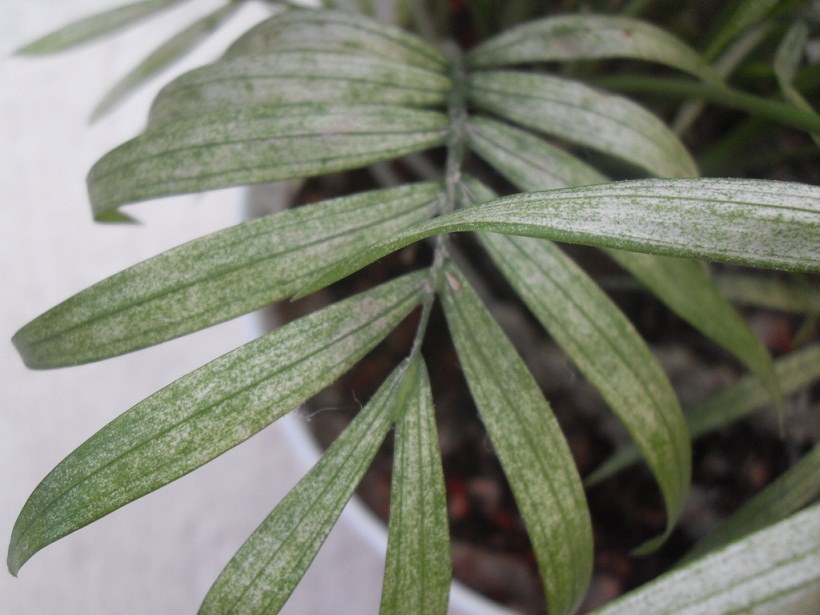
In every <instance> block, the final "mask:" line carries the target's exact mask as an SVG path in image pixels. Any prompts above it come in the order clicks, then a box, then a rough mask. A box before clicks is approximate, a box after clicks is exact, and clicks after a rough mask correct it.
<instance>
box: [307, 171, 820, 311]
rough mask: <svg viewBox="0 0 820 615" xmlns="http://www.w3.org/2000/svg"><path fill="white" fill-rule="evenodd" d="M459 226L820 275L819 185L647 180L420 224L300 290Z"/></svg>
mask: <svg viewBox="0 0 820 615" xmlns="http://www.w3.org/2000/svg"><path fill="white" fill-rule="evenodd" d="M458 231H488V232H492V233H504V234H508V235H524V236H528V237H538V238H542V239H552V240H555V241H564V242H568V243H581V244H586V245H593V246H598V247H605V248H615V249H618V250H632V251H636V252H648V253H652V254H660V255H666V256H679V257H686V258H696V259H701V260H715V261H722V262H733V263H737V264H742V265H753V266H758V267H770V268H779V269H790V270H793V271H805V272H820V188H818V187H816V186H810V185H807V184H796V183H788V182H775V181H762V180H749V179H690V180H659V179H649V180H636V181H624V182H615V183H610V184H602V185H598V186H588V187H581V188H568V189H565V190H550V191H547V192H530V193H524V194H517V195H513V196H508V197H503V198H501V199H498V200H494V201H489V202H486V203H481V204H480V205H475V206H473V207H468V208H465V209H460V210H458V211H455V212H453V213H450V214H445V215H442V216H439V217H438V218H435V219H433V220H430V221H428V222H422V223H420V224H417V225H416V226H414V227H411V228H409V229H407V230H406V231H403V232H401V233H398V234H397V235H395V236H394V237H393V238H392V239H390V240H389V241H385V242H382V243H379V244H376V245H375V246H373V247H372V248H368V249H366V250H363V251H362V252H360V253H359V254H358V255H356V256H354V257H353V258H351V259H350V260H349V261H347V262H346V263H345V264H344V265H343V266H340V267H337V268H334V269H333V270H330V271H328V273H327V274H325V275H324V276H322V277H320V278H319V279H317V280H316V281H315V282H313V283H311V284H309V285H308V286H307V287H306V288H304V289H302V290H301V291H300V292H299V295H300V296H301V295H305V294H307V293H308V292H310V291H311V290H315V289H316V288H322V287H323V286H326V285H327V284H329V283H331V282H333V281H335V280H338V279H341V278H343V277H345V276H347V275H349V274H350V273H351V272H353V271H357V270H358V269H361V268H362V267H364V266H365V265H367V264H369V263H371V262H373V261H375V260H377V259H379V258H381V257H382V256H384V255H385V254H389V253H390V252H393V251H395V250H398V249H399V248H402V247H404V246H406V245H409V244H411V243H414V242H416V241H419V240H420V239H424V238H426V237H430V236H432V235H437V234H439V233H452V232H458Z"/></svg>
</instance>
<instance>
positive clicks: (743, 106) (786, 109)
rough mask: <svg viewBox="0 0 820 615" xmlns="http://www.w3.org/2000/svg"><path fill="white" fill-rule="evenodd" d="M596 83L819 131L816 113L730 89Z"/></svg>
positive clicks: (629, 80)
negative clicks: (688, 99)
mask: <svg viewBox="0 0 820 615" xmlns="http://www.w3.org/2000/svg"><path fill="white" fill-rule="evenodd" d="M596 84H597V85H599V86H601V87H604V88H611V89H614V90H619V91H621V92H647V93H650V94H659V95H667V96H684V97H692V98H702V99H704V100H708V101H710V102H714V103H718V104H720V105H723V106H725V107H730V108H732V109H740V110H741V111H746V112H748V113H751V114H753V115H757V116H760V117H765V118H768V119H770V120H775V121H777V122H780V123H782V124H786V125H788V126H793V127H795V128H799V129H802V130H806V131H808V132H817V131H820V115H818V114H816V113H813V112H811V111H806V110H805V109H800V108H798V107H795V106H794V105H790V104H786V103H782V102H778V101H775V100H769V99H768V98H763V97H761V96H755V95H754V94H747V93H746V92H740V91H738V90H734V89H731V88H721V87H716V86H713V85H709V84H707V83H699V82H696V81H689V80H685V79H666V78H663V77H644V76H628V75H625V76H619V77H607V78H603V79H599V80H596Z"/></svg>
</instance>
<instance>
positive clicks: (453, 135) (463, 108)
mask: <svg viewBox="0 0 820 615" xmlns="http://www.w3.org/2000/svg"><path fill="white" fill-rule="evenodd" d="M446 51H447V52H448V53H447V55H448V56H449V57H450V59H451V62H452V63H451V66H452V68H451V74H450V79H451V80H452V82H453V90H452V92H450V99H449V101H448V105H447V114H448V115H449V117H450V132H449V135H448V136H447V162H446V164H445V176H444V195H445V198H444V203H443V205H442V207H441V211H440V212H439V213H440V214H444V213H449V212H451V211H453V210H455V209H457V208H458V206H459V201H460V197H459V191H458V187H459V185H460V183H461V164H462V160H463V158H464V140H465V137H466V128H465V123H466V119H467V103H466V97H465V94H464V90H465V83H466V74H467V73H466V70H465V68H464V61H463V58H462V54H461V50H460V49H459V48H458V46H457V45H456V44H454V43H451V44H449V45H448V46H447V49H446ZM449 243H450V236H449V235H448V234H446V233H444V234H441V235H438V236H436V241H435V249H434V252H433V263H432V264H431V265H430V272H429V281H430V286H429V293H428V295H427V297H426V298H425V300H424V303H423V304H422V312H421V318H420V319H419V324H418V328H417V329H416V336H415V338H414V340H413V348H412V350H411V351H410V354H411V356H413V355H414V354H416V353H417V352H420V351H421V344H422V342H423V341H424V334H425V332H426V331H427V324H428V322H429V321H430V312H431V311H432V309H433V302H434V300H435V298H436V294H437V292H438V289H439V288H440V284H441V283H442V272H443V271H444V264H445V262H446V261H447V259H448V258H449V256H448V250H447V249H448V244H449Z"/></svg>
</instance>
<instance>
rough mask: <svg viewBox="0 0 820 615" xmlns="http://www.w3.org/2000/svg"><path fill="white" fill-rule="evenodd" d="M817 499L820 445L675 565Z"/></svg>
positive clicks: (749, 532) (781, 517)
mask: <svg viewBox="0 0 820 615" xmlns="http://www.w3.org/2000/svg"><path fill="white" fill-rule="evenodd" d="M818 495H820V444H816V445H815V446H814V448H813V449H812V450H811V451H810V452H809V453H808V454H806V455H804V456H803V458H802V459H801V460H800V461H798V462H797V463H796V464H794V466H792V467H791V468H789V469H788V470H787V471H786V472H785V473H784V474H783V475H782V476H780V477H779V478H778V479H777V480H775V481H774V482H773V483H772V484H771V485H767V486H766V488H765V489H763V491H761V492H760V493H758V494H757V495H756V496H755V497H754V498H753V499H751V500H749V501H748V502H746V503H745V504H744V505H743V506H742V507H741V508H740V509H738V510H737V511H735V512H734V513H733V514H732V516H731V517H729V518H728V519H727V520H726V521H724V522H723V523H722V524H721V525H720V526H719V527H718V528H717V529H716V530H715V531H714V532H712V533H711V534H708V535H707V536H706V537H705V538H703V539H702V540H700V541H698V542H697V543H696V544H695V546H694V547H692V548H691V549H690V550H689V551H688V552H687V553H686V555H685V556H684V557H683V559H681V560H680V562H678V565H680V564H682V563H685V562H689V561H692V560H694V559H697V558H698V557H701V556H702V555H704V554H706V553H708V552H709V551H713V550H715V549H718V548H720V547H722V546H724V545H727V544H729V543H732V542H735V541H736V540H738V539H740V538H743V537H744V536H746V535H747V534H751V533H752V532H756V531H758V530H762V529H764V528H765V527H766V526H769V525H772V524H773V523H777V522H778V521H781V520H783V519H785V518H786V517H788V516H789V515H791V514H793V513H795V512H797V511H798V510H800V509H801V508H803V507H804V506H805V505H806V504H809V503H811V502H812V501H813V500H814V499H816V498H817V496H818Z"/></svg>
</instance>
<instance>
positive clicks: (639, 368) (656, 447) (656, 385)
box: [480, 234, 692, 548]
mask: <svg viewBox="0 0 820 615" xmlns="http://www.w3.org/2000/svg"><path fill="white" fill-rule="evenodd" d="M480 239H481V243H482V245H484V247H485V248H486V249H487V250H488V252H489V253H490V256H491V258H492V260H493V262H494V263H495V264H496V265H497V266H498V267H499V268H500V269H501V272H502V273H503V275H504V277H505V278H506V279H507V281H508V282H510V284H511V285H512V287H513V288H514V289H515V291H516V293H517V294H518V295H519V296H520V297H521V298H522V299H523V300H524V303H525V304H526V305H527V306H528V307H529V308H530V310H531V311H532V313H533V314H534V315H535V317H536V318H537V319H538V320H539V322H540V323H541V324H542V325H543V326H544V327H545V328H546V329H547V331H549V333H550V335H551V336H552V338H553V339H554V340H555V341H556V342H557V343H558V345H559V346H561V348H562V349H563V350H564V352H566V353H567V355H568V357H569V358H570V359H571V360H572V361H573V363H574V364H575V365H576V366H577V367H578V369H579V370H580V371H581V373H583V374H584V376H585V378H586V379H587V380H588V381H589V382H590V383H591V384H592V385H593V386H594V387H595V388H596V390H597V391H598V392H599V393H600V394H601V396H602V397H603V398H604V400H605V401H606V402H607V405H609V407H610V408H611V409H612V411H613V412H614V413H615V414H616V415H617V416H618V418H619V419H620V421H621V423H622V424H623V425H624V426H625V427H626V428H627V430H628V431H629V433H630V434H631V435H632V437H633V439H634V440H635V442H636V443H637V445H638V448H639V449H640V450H641V453H642V455H643V457H644V458H645V459H646V460H647V463H648V464H649V467H650V468H651V470H652V473H653V475H654V476H655V480H656V481H657V482H658V485H659V486H660V488H661V493H662V494H663V499H664V504H665V506H666V511H667V522H666V530H665V532H664V533H663V534H662V535H661V536H659V537H658V538H656V539H653V540H652V542H651V543H650V546H651V545H655V544H659V543H660V541H662V540H664V539H665V538H666V537H667V536H668V535H669V533H670V532H671V531H672V530H673V529H674V526H675V524H676V523H677V520H678V518H679V517H680V514H681V511H682V509H683V505H684V503H685V501H686V496H687V494H688V491H689V483H690V474H691V463H692V454H691V449H690V446H689V434H688V430H687V428H686V423H685V421H684V418H683V414H682V412H681V409H680V404H679V402H678V399H677V396H676V395H675V392H674V391H673V389H672V385H671V384H669V381H668V379H667V378H666V375H665V374H664V373H663V370H662V369H661V367H660V365H659V364H658V362H657V360H656V359H655V358H654V356H653V355H652V353H651V352H650V350H649V348H648V347H647V346H646V344H645V343H644V342H643V340H642V339H641V337H640V335H639V334H638V332H637V331H635V329H634V327H632V325H631V324H630V323H629V321H628V320H627V319H626V317H625V316H623V314H621V312H620V310H618V308H617V307H616V306H615V304H614V303H612V301H611V300H610V299H609V298H608V297H607V296H606V295H605V294H604V293H603V291H601V290H600V289H599V288H598V287H597V285H596V284H595V282H593V281H592V280H591V279H590V278H589V277H588V276H587V275H586V274H585V273H584V271H583V270H582V269H581V268H580V267H578V266H577V265H575V263H573V262H572V261H571V260H570V259H569V258H568V257H566V256H565V255H564V254H563V252H561V250H560V249H559V248H558V247H557V246H556V245H555V244H552V243H551V242H545V241H543V240H537V239H530V238H526V237H508V236H505V235H497V234H482V235H481V236H480ZM647 548H649V547H647Z"/></svg>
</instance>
